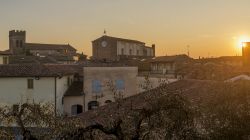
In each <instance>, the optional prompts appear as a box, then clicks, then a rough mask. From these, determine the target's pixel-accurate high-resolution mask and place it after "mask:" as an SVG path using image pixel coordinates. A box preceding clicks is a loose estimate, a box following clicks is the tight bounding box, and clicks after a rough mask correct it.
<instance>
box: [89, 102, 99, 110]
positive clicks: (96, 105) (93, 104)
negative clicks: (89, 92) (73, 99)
mask: <svg viewBox="0 0 250 140" xmlns="http://www.w3.org/2000/svg"><path fill="white" fill-rule="evenodd" d="M98 106H99V103H98V102H97V101H90V102H89V103H88V110H92V109H96V108H97V107H98Z"/></svg>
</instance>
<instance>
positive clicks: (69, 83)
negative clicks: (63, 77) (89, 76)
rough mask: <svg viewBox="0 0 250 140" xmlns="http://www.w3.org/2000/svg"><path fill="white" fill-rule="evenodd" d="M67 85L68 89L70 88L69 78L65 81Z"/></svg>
mask: <svg viewBox="0 0 250 140" xmlns="http://www.w3.org/2000/svg"><path fill="white" fill-rule="evenodd" d="M67 85H68V87H69V86H70V77H68V79H67Z"/></svg>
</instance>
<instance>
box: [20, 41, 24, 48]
mask: <svg viewBox="0 0 250 140" xmlns="http://www.w3.org/2000/svg"><path fill="white" fill-rule="evenodd" d="M20 47H21V48H22V47H23V41H22V40H20Z"/></svg>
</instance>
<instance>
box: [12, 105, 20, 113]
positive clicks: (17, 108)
mask: <svg viewBox="0 0 250 140" xmlns="http://www.w3.org/2000/svg"><path fill="white" fill-rule="evenodd" d="M12 111H13V113H17V112H18V111H19V105H17V104H14V105H13V106H12Z"/></svg>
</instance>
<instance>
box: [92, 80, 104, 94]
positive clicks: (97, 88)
mask: <svg viewBox="0 0 250 140" xmlns="http://www.w3.org/2000/svg"><path fill="white" fill-rule="evenodd" d="M101 90H102V85H101V81H99V80H93V81H92V92H93V93H100V92H101Z"/></svg>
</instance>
